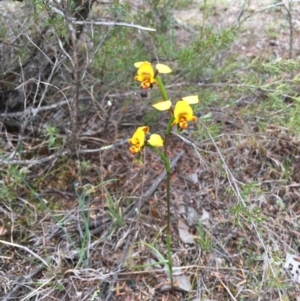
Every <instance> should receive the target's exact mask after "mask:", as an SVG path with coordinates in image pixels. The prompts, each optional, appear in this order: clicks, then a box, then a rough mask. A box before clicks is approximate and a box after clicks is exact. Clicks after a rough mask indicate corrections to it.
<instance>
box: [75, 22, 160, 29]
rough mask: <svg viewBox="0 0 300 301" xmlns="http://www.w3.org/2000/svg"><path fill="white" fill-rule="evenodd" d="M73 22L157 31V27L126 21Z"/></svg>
mask: <svg viewBox="0 0 300 301" xmlns="http://www.w3.org/2000/svg"><path fill="white" fill-rule="evenodd" d="M72 23H74V24H76V25H100V26H122V27H131V28H136V29H140V30H146V31H156V29H154V28H150V27H144V26H141V25H136V24H129V23H124V22H101V21H74V22H72Z"/></svg>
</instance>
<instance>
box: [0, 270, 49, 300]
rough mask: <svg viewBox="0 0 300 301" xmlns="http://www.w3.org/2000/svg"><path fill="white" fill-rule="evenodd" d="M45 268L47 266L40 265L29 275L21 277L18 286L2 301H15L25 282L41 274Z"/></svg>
mask: <svg viewBox="0 0 300 301" xmlns="http://www.w3.org/2000/svg"><path fill="white" fill-rule="evenodd" d="M44 268H45V265H43V264H40V265H38V266H37V268H35V269H34V270H33V271H32V272H31V273H30V274H29V275H25V276H21V277H19V278H18V280H17V281H16V282H17V285H16V286H15V287H14V288H13V289H12V290H11V291H10V292H9V293H8V294H7V295H6V296H5V297H4V298H3V299H2V301H9V300H12V299H14V295H16V294H17V292H18V291H19V289H20V288H21V286H22V285H23V283H24V282H26V281H28V280H30V279H31V278H32V277H34V276H35V275H37V274H38V273H40V272H41V271H42V270H43V269H44Z"/></svg>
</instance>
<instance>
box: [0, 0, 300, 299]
mask: <svg viewBox="0 0 300 301" xmlns="http://www.w3.org/2000/svg"><path fill="white" fill-rule="evenodd" d="M251 3H252V4H251V5H255V6H251V5H249V6H245V7H244V11H242V9H243V7H241V6H239V3H236V4H237V5H236V6H235V5H234V3H233V2H232V3H231V5H230V6H229V7H228V4H227V3H225V2H224V3H223V2H221V3H218V2H217V1H216V4H214V5H211V4H210V3H209V5H208V7H207V8H206V10H205V11H206V12H209V13H207V17H206V18H207V19H203V14H202V18H201V17H199V20H198V19H197V16H200V15H201V12H203V9H199V5H201V3H200V4H199V3H193V4H190V6H189V7H188V8H187V9H185V8H181V9H180V8H176V9H175V11H174V13H175V18H176V20H177V21H178V23H176V24H177V25H176V26H177V27H176V28H177V30H178V32H177V34H178V39H182V41H183V42H184V41H185V39H187V37H190V36H192V35H193V33H194V32H195V31H197V32H198V30H199V28H198V27H197V26H199V24H202V23H203V22H209V23H210V24H218V26H220V27H221V26H222V24H223V23H222V20H224V22H225V23H224V24H226V22H237V21H238V18H239V15H240V12H243V15H247V14H250V13H253V11H258V10H260V8H261V6H258V5H257V3H256V4H255V3H254V2H251ZM269 4H270V3H267V2H266V3H264V4H262V3H261V5H263V7H266V6H268V5H269ZM140 5H141V7H143V3H142V4H140ZM137 6H138V4H137ZM138 7H139V6H138ZM139 8H140V7H139ZM198 9H199V10H198ZM298 9H299V8H298V7H294V10H293V13H294V14H297V11H298ZM195 11H196V13H195V17H193V18H191V16H194V15H193V13H194V12H195ZM208 16H209V18H208ZM225 16H226V18H225ZM279 16H280V21H279V22H276V20H277V19H278V17H279ZM284 16H285V13H284V10H276V7H275V8H274V11H272V14H271V13H270V12H269V10H265V11H263V12H262V13H260V14H254V15H253V16H252V17H251V18H249V20H248V21H247V22H248V23H247V22H246V23H244V25H243V26H244V27H243V26H242V27H241V29H240V30H241V33H240V35H239V39H238V40H236V41H235V43H233V45H232V47H231V48H230V49H229V50H226V51H224V52H222V53H220V56H219V59H220V68H221V67H222V66H224V64H223V63H224V62H225V60H226V58H228V57H230V56H231V55H232V54H235V55H236V56H237V57H238V59H236V57H235V59H236V60H240V61H242V62H245V64H246V62H248V61H247V60H248V59H249V58H254V59H265V58H266V56H271V58H270V60H271V59H274V58H276V57H277V58H284V57H286V58H287V57H288V56H289V53H290V39H289V32H290V31H289V27H288V23H284V24H285V25H284V26H283V25H282V24H283V23H281V19H282V20H283V17H284ZM203 20H204V21H203ZM258 20H264V21H265V20H267V22H265V23H264V22H262V24H261V25H262V26H263V25H264V26H265V27H264V28H265V30H257V27H258V26H257V22H258ZM189 21H191V23H190V22H189ZM282 22H283V21H282ZM295 22H296V21H295ZM296 25H297V24H295V27H294V28H295V29H294V30H295V31H296V30H297V27H296ZM285 26H286V27H285ZM270 28H271V29H270ZM279 29H282V31H281V30H279ZM284 29H285V31H284ZM270 31H271V32H273V31H274V33H276V37H275V36H274V35H273V36H271V35H270V36H268V35H267V33H268V32H270ZM270 43H272V44H270ZM294 43H296V41H295V40H294ZM293 50H295V51H293V55H294V56H296V51H297V50H296V49H295V48H294V47H293ZM171 63H173V64H174V67H176V61H175V62H171ZM172 67H173V66H172ZM225 67H226V66H225ZM61 68H62V69H63V68H66V69H67V68H68V66H67V65H62V67H61ZM132 68H133V67H132ZM133 69H134V68H133ZM249 70H250V69H247V67H245V68H243V67H241V68H237V69H236V71H234V72H235V73H236V74H237V76H236V78H238V77H239V76H241V77H242V76H243V75H244V74H247V73H248V72H251V70H250V71H249ZM134 72H135V70H133V71H132V74H129V75H126V76H128V77H131V78H133V76H134ZM234 72H233V73H234ZM285 76H287V77H288V76H290V78H292V77H293V76H294V75H293V74H287V73H284V74H283V75H282V77H281V79H282V78H284V77H285ZM174 77H175V81H174V82H173V83H171V84H170V85H169V91H170V92H169V93H170V95H171V97H174V98H176V97H182V96H183V95H182V90H183V88H184V89H186V90H187V91H188V92H189V93H198V92H195V91H198V90H205V89H211V91H214V93H215V94H218V95H219V98H221V99H223V101H222V102H218V101H217V100H213V101H211V102H210V103H209V104H208V105H207V106H205V105H204V107H200V108H199V110H196V114H197V117H198V121H197V123H195V124H194V125H192V126H191V127H190V128H189V130H188V131H186V132H184V133H183V134H182V135H178V134H177V133H175V132H174V133H173V134H172V135H171V139H170V148H169V156H170V159H171V162H174V167H173V169H172V180H171V184H172V192H171V194H172V198H171V199H172V257H173V264H174V267H175V268H174V275H175V281H176V288H177V290H176V291H175V292H172V291H171V292H170V290H169V286H168V284H169V279H168V276H167V273H166V269H165V264H166V262H165V259H166V258H167V250H166V235H165V223H166V186H165V181H164V168H163V166H162V164H161V162H160V160H159V158H158V157H157V155H156V154H155V153H153V152H151V151H150V150H148V149H147V150H146V152H145V153H144V155H143V156H144V157H143V161H144V165H141V164H137V163H136V162H135V161H134V157H133V156H132V155H131V154H130V153H129V150H128V143H127V139H128V137H129V136H130V135H131V134H132V132H133V130H134V128H135V126H136V125H142V124H144V122H145V119H143V117H144V116H145V115H147V114H148V113H149V111H150V110H151V109H149V103H150V102H151V96H153V97H154V96H155V95H156V94H155V93H156V90H155V89H154V91H153V92H151V93H150V95H148V97H147V98H143V97H142V96H141V95H140V91H139V90H138V89H137V86H138V84H136V85H135V86H134V87H133V88H132V89H129V90H128V91H125V92H122V91H117V92H114V93H103V95H98V96H96V97H95V96H94V95H93V94H92V93H90V92H89V91H88V92H87V90H84V89H82V94H81V98H80V101H79V103H80V124H79V132H80V138H79V140H80V148H79V158H77V159H76V160H75V159H73V158H71V157H70V156H69V153H68V152H67V147H68V130H69V124H68V120H69V107H68V105H69V102H68V101H67V99H63V100H62V99H61V96H58V95H57V94H53V95H54V96H53V104H55V107H53V108H50V109H49V110H45V112H41V114H40V115H39V118H40V119H38V120H36V119H33V120H32V126H31V127H26V128H24V129H22V128H21V130H20V128H19V127H18V128H17V129H15V128H14V127H13V125H14V124H11V123H10V124H9V127H7V126H6V127H5V126H3V128H2V132H1V139H2V140H1V143H2V145H1V156H2V158H1V159H2V160H5V162H6V163H4V162H3V161H2V164H3V165H2V166H3V167H1V172H2V173H1V174H2V176H3V178H2V179H1V185H2V186H1V192H2V196H1V204H0V216H1V224H0V239H1V242H0V250H1V251H0V295H1V297H2V298H3V300H193V301H196V300H206V301H208V300H297V299H296V298H299V293H298V292H299V288H298V284H297V283H295V282H293V281H292V280H291V278H290V276H289V275H288V273H286V272H285V271H284V269H283V264H284V262H285V258H286V255H287V253H291V254H298V253H299V252H300V251H299V236H300V233H299V212H300V202H299V197H300V194H299V186H300V184H299V180H300V179H299V177H300V166H299V155H300V145H299V139H298V134H297V132H294V131H293V129H292V128H290V127H288V126H283V125H282V124H279V123H278V120H277V119H276V118H277V115H280V114H282V116H284V115H285V113H284V112H282V111H280V110H278V111H276V110H273V109H272V107H271V106H270V107H269V108H267V109H266V111H263V109H258V108H264V107H263V103H264V102H267V101H268V97H269V96H270V95H269V94H267V92H268V91H267V90H265V89H259V87H252V88H251V89H249V91H247V92H248V93H241V92H240V91H238V89H239V85H244V83H243V82H239V81H238V80H236V81H235V82H231V81H230V82H229V80H228V81H226V79H223V81H222V82H210V81H208V80H207V81H203V82H201V83H200V82H196V81H195V80H193V81H190V82H188V81H186V80H184V78H183V77H181V74H179V76H177V77H176V76H174ZM270 78H271V80H270V79H269V78H267V79H266V81H268V80H269V81H271V82H273V81H275V79H272V77H271V76H270ZM276 80H278V78H276ZM58 81H59V80H57V82H55V83H56V84H57V85H58V86H59V84H58ZM250 84H251V83H250ZM250 84H249V85H250ZM115 86H116V87H118V86H117V84H115ZM253 86H254V85H253ZM292 92H293V93H294V92H295V91H291V93H290V94H291V95H287V97H285V98H282V99H280V101H281V102H282V103H285V102H287V108H291V109H292V110H297V108H298V107H297V101H296V100H295V94H293V93H292ZM199 93H200V92H199ZM295 93H296V92H295ZM241 94H242V95H241ZM67 95H68V94H67ZM296 95H297V93H296ZM288 96H289V97H288ZM290 96H291V97H290ZM200 98H201V97H200ZM54 99H55V101H54ZM59 100H60V101H65V102H64V103H59ZM108 100H110V101H112V104H113V105H112V107H110V106H109V105H108V104H107V101H108ZM129 100H130V101H129ZM31 101H32V103H33V104H34V103H35V99H34V98H32V99H31ZM203 101H205V100H203ZM51 104H52V103H51V102H49V103H47V105H48V106H49V105H51ZM264 109H265V108H264ZM259 110H261V114H260V115H259V114H258V113H259ZM268 112H270V114H268ZM22 113H23V112H22ZM2 114H6V115H5V118H6V117H7V113H5V112H3V113H2ZM1 116H2V115H1ZM3 116H4V115H3ZM3 116H2V117H3ZM147 118H148V120H150V121H151V118H154V117H153V116H152V115H147ZM45 120H47V125H49V124H50V125H53V124H56V125H57V124H58V126H59V129H60V131H59V134H57V135H55V136H54V137H55V139H56V140H55V143H54V144H53V145H50V146H49V137H51V133H49V132H47V131H46V127H45V122H43V121H45ZM154 120H155V122H153V129H155V130H157V131H161V132H163V130H162V129H163V128H164V126H165V124H166V122H167V117H166V116H164V117H162V118H161V119H154ZM1 122H3V123H4V121H1ZM30 122H31V121H30ZM4 125H5V124H4ZM43 130H45V131H43ZM22 131H23V132H22ZM20 133H21V134H22V135H23V136H22V151H20V143H19V142H20ZM43 135H44V136H43ZM45 140H46V141H47V143H46V142H45ZM108 145H110V146H112V147H110V148H103V147H106V146H108ZM11 154H14V155H15V156H12V155H11ZM7 162H9V163H8V164H7ZM4 164H5V165H4ZM160 177H161V178H160Z"/></svg>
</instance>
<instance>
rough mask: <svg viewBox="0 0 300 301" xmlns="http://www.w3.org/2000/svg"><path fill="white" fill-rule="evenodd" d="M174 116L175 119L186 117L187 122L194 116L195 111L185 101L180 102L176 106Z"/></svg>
mask: <svg viewBox="0 0 300 301" xmlns="http://www.w3.org/2000/svg"><path fill="white" fill-rule="evenodd" d="M174 116H175V118H178V117H179V116H184V117H185V118H186V120H189V118H191V117H192V116H193V109H192V107H191V106H190V105H189V104H188V103H187V102H185V101H184V100H179V101H177V103H176V105H175V109H174Z"/></svg>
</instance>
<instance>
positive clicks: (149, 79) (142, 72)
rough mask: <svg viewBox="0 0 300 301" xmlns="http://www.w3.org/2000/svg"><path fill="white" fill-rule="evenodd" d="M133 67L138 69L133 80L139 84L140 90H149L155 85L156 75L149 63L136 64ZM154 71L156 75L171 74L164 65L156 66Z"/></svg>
mask: <svg viewBox="0 0 300 301" xmlns="http://www.w3.org/2000/svg"><path fill="white" fill-rule="evenodd" d="M134 66H135V67H136V68H138V71H137V76H135V78H134V80H136V81H138V82H141V88H143V89H149V88H152V87H153V85H154V84H156V80H155V75H156V73H155V72H154V70H153V67H152V65H151V63H149V62H136V63H134ZM156 70H157V72H158V73H170V72H172V70H171V68H170V67H168V66H167V65H164V64H156Z"/></svg>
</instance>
